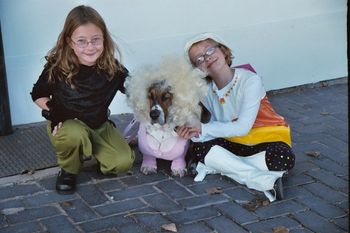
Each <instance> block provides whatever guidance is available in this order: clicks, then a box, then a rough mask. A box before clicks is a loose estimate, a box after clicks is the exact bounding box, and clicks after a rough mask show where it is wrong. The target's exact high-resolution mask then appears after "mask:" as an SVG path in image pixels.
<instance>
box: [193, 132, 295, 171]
mask: <svg viewBox="0 0 350 233" xmlns="http://www.w3.org/2000/svg"><path fill="white" fill-rule="evenodd" d="M214 145H218V146H221V147H223V148H225V149H227V150H229V151H231V152H232V153H233V154H235V155H237V156H250V155H254V154H257V153H259V152H261V151H266V154H265V162H266V165H267V167H268V169H269V170H271V171H285V170H290V169H292V168H293V167H294V164H295V155H294V153H293V151H292V148H291V147H290V146H289V145H288V144H286V143H284V142H265V143H260V144H257V145H253V146H247V145H243V144H238V143H235V142H231V141H228V140H226V139H224V138H216V139H213V140H210V141H206V142H196V143H192V145H191V147H190V150H189V153H187V161H188V163H189V165H190V164H193V163H195V164H197V163H198V162H202V163H203V162H204V157H205V155H206V154H207V153H208V151H209V150H210V148H211V147H212V146H214Z"/></svg>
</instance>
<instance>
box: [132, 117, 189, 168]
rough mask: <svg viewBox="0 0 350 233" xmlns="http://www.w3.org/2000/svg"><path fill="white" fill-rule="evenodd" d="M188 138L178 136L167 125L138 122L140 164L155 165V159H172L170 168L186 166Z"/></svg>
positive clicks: (145, 165)
mask: <svg viewBox="0 0 350 233" xmlns="http://www.w3.org/2000/svg"><path fill="white" fill-rule="evenodd" d="M188 145H189V140H186V139H184V138H182V137H179V136H178V135H177V133H176V132H175V131H174V130H173V129H170V128H169V127H167V126H160V125H151V124H148V123H140V128H139V131H138V146H139V150H140V151H141V153H142V154H143V161H142V166H144V167H155V168H156V167H157V162H156V159H157V158H159V159H165V160H170V161H172V164H171V170H178V169H184V168H185V167H186V162H185V155H186V152H187V149H188Z"/></svg>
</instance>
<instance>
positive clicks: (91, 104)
mask: <svg viewBox="0 0 350 233" xmlns="http://www.w3.org/2000/svg"><path fill="white" fill-rule="evenodd" d="M128 73H129V72H128V70H127V69H126V68H125V67H123V71H119V72H117V73H116V74H115V77H114V78H112V79H110V80H108V76H107V74H105V73H104V72H102V71H98V70H97V68H96V67H95V66H86V65H80V70H79V72H78V74H77V75H76V76H75V77H73V79H72V80H73V83H74V86H75V88H71V86H70V85H69V84H67V83H66V82H65V81H59V80H58V78H57V77H54V82H48V66H46V67H45V68H44V70H43V72H42V73H41V75H40V77H39V79H38V81H37V82H36V83H35V84H34V86H33V89H32V92H31V93H30V94H31V96H32V99H33V101H35V100H37V99H38V98H41V97H48V98H51V100H52V105H53V108H54V109H55V113H59V114H60V120H61V119H62V121H64V120H67V119H74V118H77V119H79V120H81V121H83V122H84V123H85V124H87V125H88V126H89V127H90V128H93V129H96V128H98V127H100V126H101V125H102V124H103V123H104V122H105V121H107V120H108V116H107V115H108V114H107V111H108V107H109V105H110V103H111V102H112V100H113V98H114V96H115V95H116V93H117V91H118V90H119V91H121V92H122V93H125V89H124V81H125V78H126V77H127V76H128Z"/></svg>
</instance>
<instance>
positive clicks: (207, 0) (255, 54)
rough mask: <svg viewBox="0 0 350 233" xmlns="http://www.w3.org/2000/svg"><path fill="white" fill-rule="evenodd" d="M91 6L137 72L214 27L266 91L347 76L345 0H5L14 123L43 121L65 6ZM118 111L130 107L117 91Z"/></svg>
mask: <svg viewBox="0 0 350 233" xmlns="http://www.w3.org/2000/svg"><path fill="white" fill-rule="evenodd" d="M80 4H86V5H90V6H92V7H94V8H95V9H96V10H98V11H99V13H100V14H101V15H102V17H103V18H104V19H105V21H106V23H107V26H108V28H109V30H110V32H111V33H112V34H113V36H114V38H115V40H116V42H117V44H119V46H120V48H121V51H122V54H123V63H124V64H125V65H126V67H127V68H128V69H129V70H130V71H131V72H133V71H134V70H136V69H137V68H138V66H140V65H143V64H147V63H156V62H158V61H159V60H160V59H161V58H162V56H164V55H168V54H179V55H182V54H183V46H184V44H185V42H186V40H187V39H188V38H190V37H192V36H193V35H194V34H197V33H201V32H205V31H210V32H215V33H217V34H219V35H220V36H221V37H223V38H224V40H225V41H226V42H227V43H228V45H229V46H230V47H231V48H232V49H233V52H234V55H235V60H234V64H242V63H251V64H252V65H253V66H254V67H255V68H256V70H257V71H258V73H259V74H260V75H261V76H262V78H263V80H264V83H265V87H266V90H272V89H280V88H285V87H291V86H297V85H301V84H306V83H313V82H318V81H321V80H328V79H334V78H339V77H345V76H347V75H348V74H347V38H346V13H347V1H346V0H293V1H290V0H265V1H261V0H249V1H247V0H215V1H213V0H85V1H78V0H76V1H72V0H50V1H48V0H25V1H24V0H0V17H1V27H2V33H3V35H2V36H3V43H4V51H5V62H6V71H7V82H8V88H9V95H10V107H11V118H12V123H13V125H17V124H24V123H31V122H38V121H42V120H43V118H42V117H41V116H40V110H39V108H37V107H36V105H35V104H34V103H32V100H31V97H30V95H29V93H30V91H31V88H32V86H33V83H34V82H35V81H36V80H37V78H38V76H39V74H40V73H41V71H42V68H43V65H44V62H45V61H44V59H43V57H44V56H45V55H46V53H47V52H48V50H49V49H51V48H52V46H53V45H54V43H55V41H56V39H57V36H58V34H59V33H60V31H61V30H62V27H63V23H64V20H65V17H66V15H67V14H68V12H69V11H70V10H71V9H72V8H73V7H75V6H77V5H80ZM111 110H112V113H113V114H116V113H123V112H130V109H129V108H128V107H127V106H126V105H125V101H124V96H122V95H119V94H118V95H117V96H116V98H115V99H114V101H113V103H112V106H111Z"/></svg>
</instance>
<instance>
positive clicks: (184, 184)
mask: <svg viewBox="0 0 350 233" xmlns="http://www.w3.org/2000/svg"><path fill="white" fill-rule="evenodd" d="M269 98H270V100H271V102H272V104H273V106H274V107H275V109H276V110H277V112H279V113H280V114H281V115H283V116H285V118H286V119H287V120H288V122H289V123H290V125H291V129H292V139H293V149H294V152H295V154H296V165H295V167H294V169H293V170H292V171H290V172H289V174H288V176H287V178H286V179H285V180H284V187H285V189H284V190H285V199H284V200H282V201H276V202H273V203H269V202H268V201H267V199H266V198H265V197H264V196H263V194H262V193H259V192H255V191H253V190H249V189H247V188H246V187H244V186H242V185H239V184H237V183H236V182H234V181H232V180H229V179H228V178H225V177H221V176H219V175H209V176H207V177H206V178H205V180H204V181H203V182H198V183H196V182H194V181H193V179H192V178H191V177H183V178H175V177H172V176H170V175H169V166H170V165H169V163H168V162H164V161H161V162H160V169H159V172H158V174H156V175H150V176H145V175H142V174H140V172H139V168H140V163H141V157H140V155H138V157H137V160H136V163H135V166H134V168H133V171H132V172H130V173H128V174H122V175H120V176H118V177H106V176H102V175H100V174H99V173H98V172H97V168H96V166H95V163H94V161H89V162H87V163H86V164H85V168H84V171H83V172H82V173H81V174H80V175H79V179H78V190H77V192H76V193H75V194H73V195H58V194H57V193H56V192H55V191H54V185H55V179H56V173H57V171H58V169H57V167H54V168H49V169H44V170H41V171H37V172H35V173H34V174H31V175H30V174H25V175H16V176H9V177H5V178H0V232H1V233H5V232H11V233H14V232H26V233H27V232H51V233H53V232H59V233H62V232H64V233H68V232H101V233H102V232H104V233H106V232H119V233H123V232H127V233H136V232H140V233H141V232H170V231H166V230H165V229H163V227H164V226H168V225H167V224H171V223H174V224H175V226H176V228H177V232H186V233H197V232H198V233H205V232H212V233H214V232H218V233H225V232H228V233H232V232H233V233H235V232H327V233H330V232H332V233H333V232H348V218H349V207H348V206H349V204H348V203H349V202H348V198H349V197H348V194H349V191H348V187H349V185H348V182H349V173H348V165H349V164H348V155H349V153H348V88H347V79H340V80H337V81H331V82H323V83H319V84H317V85H315V87H310V85H309V86H305V87H299V88H295V89H290V90H287V91H284V92H276V93H273V92H270V93H269ZM116 120H118V119H116ZM124 127H125V125H124ZM0 149H1V148H0Z"/></svg>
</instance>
